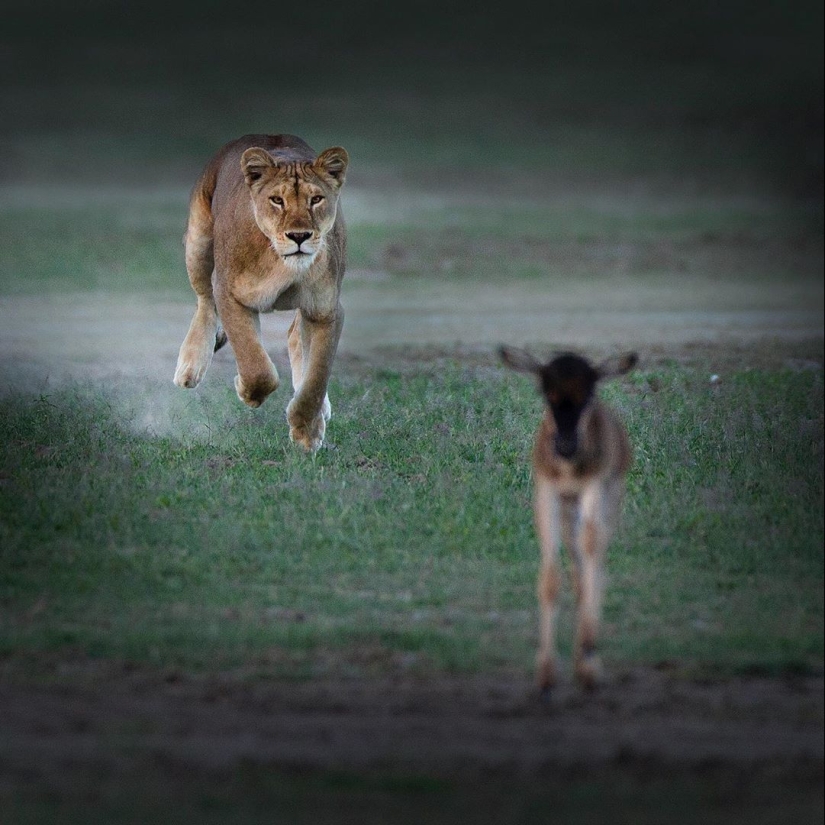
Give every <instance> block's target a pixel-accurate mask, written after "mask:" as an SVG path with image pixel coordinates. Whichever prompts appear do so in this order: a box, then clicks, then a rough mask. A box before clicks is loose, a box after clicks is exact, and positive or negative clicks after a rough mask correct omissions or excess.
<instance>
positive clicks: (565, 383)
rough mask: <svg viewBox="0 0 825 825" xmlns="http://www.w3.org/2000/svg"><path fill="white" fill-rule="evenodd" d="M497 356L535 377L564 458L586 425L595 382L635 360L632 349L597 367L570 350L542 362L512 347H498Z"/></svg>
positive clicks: (575, 448)
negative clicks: (554, 426)
mask: <svg viewBox="0 0 825 825" xmlns="http://www.w3.org/2000/svg"><path fill="white" fill-rule="evenodd" d="M499 355H500V357H501V359H502V361H503V362H504V363H505V364H506V365H507V366H508V367H510V369H513V370H516V371H517V372H526V373H529V374H531V375H534V376H535V377H536V378H537V380H538V385H539V389H540V391H541V394H542V395H543V396H544V400H545V403H546V404H547V407H548V409H549V410H550V413H551V414H552V416H553V420H554V422H555V424H556V433H555V436H554V449H555V452H556V454H557V455H558V456H560V457H561V458H564V459H572V458H573V457H574V456H575V455H576V452H577V451H578V449H579V433H580V432H582V431H583V429H584V427H585V426H586V423H587V418H588V412H589V410H590V409H591V405H592V401H593V399H594V397H595V394H596V384H597V383H598V382H599V381H600V380H602V379H604V378H610V377H612V376H615V375H624V374H625V373H626V372H629V371H630V370H631V369H633V367H634V366H635V365H636V362H637V361H638V356H637V355H636V353H635V352H629V353H625V354H624V355H622V356H619V357H618V358H611V359H608V360H606V361H603V362H602V363H601V364H599V365H597V366H594V365H592V364H591V363H590V362H589V361H588V360H587V359H586V358H583V357H582V356H580V355H576V354H575V353H572V352H564V353H561V354H559V355H557V356H556V357H555V358H553V359H552V360H551V361H548V362H547V363H546V364H542V363H541V362H540V361H538V360H537V359H536V358H534V357H533V356H532V355H530V354H529V353H528V352H525V351H524V350H520V349H516V348H514V347H501V348H500V349H499Z"/></svg>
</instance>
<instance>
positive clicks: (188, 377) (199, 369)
mask: <svg viewBox="0 0 825 825" xmlns="http://www.w3.org/2000/svg"><path fill="white" fill-rule="evenodd" d="M217 331H218V311H217V309H216V307H215V302H214V301H213V300H212V298H211V297H208V298H206V297H198V306H197V308H196V309H195V314H194V316H193V317H192V323H191V324H190V325H189V332H187V333H186V338H184V339H183V343H182V344H181V347H180V353H179V354H178V363H177V367H176V368H175V377H174V379H173V380H174V382H175V384H177V385H178V386H179V387H184V388H186V389H192V388H193V387H197V386H198V384H199V383H200V382H201V379H202V378H203V376H204V375H205V373H206V370H207V368H208V367H209V364H210V363H211V362H212V353H213V352H214V351H215V337H216V335H217Z"/></svg>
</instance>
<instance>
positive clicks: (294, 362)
mask: <svg viewBox="0 0 825 825" xmlns="http://www.w3.org/2000/svg"><path fill="white" fill-rule="evenodd" d="M304 334H306V332H304ZM307 337H309V336H307ZM302 339H303V335H302V324H301V310H296V311H295V317H294V318H293V319H292V323H291V324H290V325H289V331H288V333H287V345H288V349H289V365H290V367H291V369H292V390H293V393H294V394H295V395H297V394H298V392H299V391H300V389H301V386H302V385H303V383H304V342H303V340H302ZM307 348H308V346H307ZM321 416H322V418H323V419H324V423H326V422H328V421H329V420H330V418H332V405H331V404H330V403H329V393H326V392H325V393H324V400H323V402H322V404H321ZM323 438H324V433H323V432H321V434H320V440H321V441H323ZM293 440H295V439H293ZM299 440H303V439H299Z"/></svg>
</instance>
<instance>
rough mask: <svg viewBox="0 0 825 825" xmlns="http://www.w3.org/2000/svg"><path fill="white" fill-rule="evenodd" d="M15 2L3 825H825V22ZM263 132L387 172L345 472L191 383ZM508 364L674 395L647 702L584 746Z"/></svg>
mask: <svg viewBox="0 0 825 825" xmlns="http://www.w3.org/2000/svg"><path fill="white" fill-rule="evenodd" d="M8 5H9V7H8V8H7V9H6V10H5V11H4V34H3V35H2V39H0V77H2V81H0V106H2V108H3V111H4V112H6V113H7V117H5V118H3V121H2V123H0V155H2V161H0V313H2V318H3V319H5V320H4V323H3V325H2V326H3V328H2V329H0V345H2V356H0V357H2V361H0V378H1V379H2V382H3V384H2V387H0V808H2V809H3V811H4V813H3V815H2V816H0V818H3V817H4V816H5V817H7V818H8V821H9V822H15V823H16V822H20V823H23V822H26V823H30V822H44V823H45V822H49V823H53V822H66V823H69V822H84V823H91V822H101V823H104V822H105V823H107V825H108V823H138V822H139V823H141V824H143V823H146V822H163V821H168V820H169V819H170V816H171V815H170V811H174V812H175V813H176V814H178V815H179V818H178V820H177V821H184V822H188V821H191V822H198V823H212V822H215V823H218V822H220V823H228V822H235V821H237V822H258V821H260V822H271V821H273V819H272V817H273V816H276V817H280V819H278V820H277V821H284V822H288V823H301V822H311V821H313V822H314V821H324V822H336V823H337V822H342V823H343V822H358V823H367V822H376V823H378V822H381V823H383V822H386V821H394V822H399V823H400V824H401V825H405V823H407V822H410V823H414V822H420V821H431V822H435V823H441V822H443V823H447V822H458V821H474V822H477V823H480V824H481V823H488V822H489V823H491V825H492V823H494V822H495V823H519V825H531V824H532V823H540V822H546V821H547V815H548V811H553V812H556V813H558V812H561V813H562V814H564V816H565V817H566V820H567V821H570V822H575V823H578V822H581V823H589V822H599V821H604V820H605V819H606V817H607V816H610V818H611V820H612V821H616V822H627V823H633V825H636V823H646V822H650V823H658V822H661V821H663V819H666V820H667V821H669V822H674V823H685V825H687V823H689V822H694V821H703V822H707V823H715V822H719V823H721V822H725V823H730V822H739V821H742V822H744V821H748V822H749V823H753V822H756V823H765V825H767V823H774V822H786V821H795V822H800V823H802V822H809V821H810V822H816V821H821V818H822V810H823V799H822V783H821V779H822V753H821V746H820V747H819V750H817V749H816V747H813V749H811V746H810V744H809V739H808V738H806V737H808V736H809V735H810V734H811V732H814V733H815V732H816V731H819V732H820V733H821V730H822V701H821V696H820V695H819V694H821V681H822V672H823V553H822V545H823V539H824V538H825V529H824V526H823V383H822V382H823V349H822V346H823V344H822V314H821V306H822V300H823V279H822V268H823V233H822V220H823V200H822V180H823V165H824V164H823V149H822V146H823V143H822V103H821V101H822V88H823V81H822V65H821V54H822V34H821V32H822V28H823V27H822V8H821V4H819V5H817V4H814V3H808V2H800V3H797V4H786V5H785V6H781V7H780V6H777V5H775V4H767V3H766V4H755V5H754V4H753V3H748V4H745V3H740V2H739V0H726V2H725V3H723V4H718V3H709V2H708V3H698V4H696V3H694V4H691V6H690V8H688V7H684V8H683V7H681V6H668V7H664V6H662V5H661V4H654V3H650V2H646V0H645V2H638V3H634V4H632V7H631V5H624V6H622V7H621V8H620V7H618V6H617V7H615V8H614V7H612V6H608V5H607V4H605V3H603V2H594V3H584V4H579V5H577V6H575V7H568V8H565V9H561V8H559V9H555V10H554V12H553V14H554V21H553V25H552V26H545V25H539V24H538V23H537V22H536V21H537V19H538V18H536V17H534V16H533V12H532V10H528V9H526V8H525V9H524V10H522V9H520V8H516V7H512V6H507V7H506V8H505V7H501V8H500V9H490V10H489V12H488V11H485V13H484V14H481V13H478V10H477V9H473V10H472V13H468V10H467V9H466V8H460V7H458V6H455V7H453V6H452V5H450V4H442V3H440V4H438V6H437V7H436V6H435V5H434V4H432V5H426V4H425V5H423V6H422V4H413V5H410V6H409V7H403V8H402V7H397V6H393V7H392V8H393V9H394V10H393V11H392V14H389V13H388V12H384V11H382V10H381V9H379V8H373V7H372V6H371V5H370V4H365V3H355V4H347V5H346V7H344V6H339V5H336V6H334V7H330V8H321V7H317V8H314V13H313V15H312V20H311V23H310V22H308V21H307V20H303V21H302V22H301V23H296V24H295V25H294V26H291V27H290V36H289V37H288V38H286V39H285V38H284V34H283V28H282V27H281V25H280V22H279V21H280V18H279V17H278V15H274V16H273V17H272V18H269V17H265V19H261V17H260V15H261V10H260V9H259V8H256V7H250V8H245V7H244V4H243V3H240V4H237V3H236V4H233V6H232V7H231V8H227V5H226V4H223V3H218V2H208V3H203V4H200V5H199V7H198V8H197V9H193V8H192V7H191V5H189V4H186V3H182V4H169V3H166V4H163V5H162V6H161V4H155V5H154V6H153V4H142V6H141V8H140V9H137V8H134V9H127V4H121V3H113V4H102V3H98V2H95V0H87V2H81V3H78V4H74V5H73V7H72V9H71V10H69V9H68V8H67V9H61V8H52V7H51V6H52V5H53V4H50V3H48V2H46V0H38V2H29V3H26V4H22V3H10V4H8ZM388 8H390V7H388ZM273 14H274V12H273ZM309 34H311V37H310V36H309ZM47 58H48V59H47ZM55 66H59V67H60V68H59V70H55V68H54V67H55ZM259 131H262V132H272V131H284V132H291V133H296V134H300V135H302V136H303V137H305V138H306V139H308V140H309V142H310V143H311V144H312V145H314V146H315V147H316V148H317V149H322V148H324V147H325V146H328V145H333V144H341V145H344V146H345V147H346V148H347V149H348V151H349V153H350V155H351V157H352V167H351V170H350V173H349V177H348V181H347V185H346V189H345V191H344V195H343V204H344V210H345V214H346V216H347V222H348V226H349V238H350V247H349V276H348V279H347V280H346V281H345V292H344V302H345V305H346V306H347V312H348V316H347V327H346V329H345V333H344V338H343V343H342V351H341V354H340V356H339V359H338V361H337V362H336V367H335V371H334V376H333V383H332V386H331V391H330V395H331V398H332V404H333V411H334V416H333V419H332V421H331V423H330V427H329V431H328V444H327V446H326V448H325V449H323V450H322V451H320V452H319V453H318V454H317V455H316V456H315V457H314V458H307V457H306V456H304V455H302V454H300V453H298V452H297V451H296V450H295V449H294V448H293V447H292V446H291V445H290V444H289V441H288V437H287V427H286V423H285V421H284V415H283V409H284V406H285V404H286V401H287V398H288V392H287V390H286V387H283V388H282V389H281V390H280V391H279V392H278V393H277V394H276V395H275V396H273V398H272V399H271V400H270V401H268V402H267V404H266V405H265V406H264V407H263V408H262V409H260V410H258V411H250V410H248V409H246V408H244V407H242V405H241V404H240V403H239V402H238V400H237V398H236V397H235V394H234V391H233V390H232V384H231V379H232V376H233V374H234V364H233V361H232V355H231V352H228V348H227V350H224V351H223V352H221V353H219V355H218V356H217V357H216V359H215V362H214V363H213V365H212V367H211V368H210V372H209V375H208V376H207V378H206V380H205V382H204V384H203V385H202V386H201V387H200V388H199V389H198V390H197V391H195V392H186V393H185V392H182V391H180V390H177V389H176V388H174V387H172V386H171V383H170V380H169V379H170V378H171V374H172V371H173V368H174V355H175V353H176V348H177V346H178V345H179V343H180V340H181V338H182V336H183V334H184V333H185V323H186V321H183V322H182V323H181V325H180V329H178V328H177V326H176V324H177V321H175V322H174V323H173V322H171V321H170V320H169V319H170V318H178V315H179V314H180V313H179V312H178V310H180V308H181V307H183V308H184V310H183V316H186V315H187V313H189V311H190V308H193V307H194V301H193V297H192V294H191V292H190V290H189V287H188V284H187V282H186V278H185V272H184V267H183V250H182V246H181V235H182V233H183V229H184V226H185V222H186V204H187V196H188V189H189V187H190V186H191V184H192V182H193V181H194V179H195V177H196V175H197V174H198V172H199V171H200V168H201V167H202V165H203V163H204V161H205V160H206V159H207V158H208V157H209V156H210V155H211V153H212V152H214V151H215V149H216V148H217V147H218V146H220V145H221V144H222V143H224V142H225V141H226V140H228V139H231V138H233V137H235V136H237V135H239V134H243V133H246V132H259ZM41 297H42V298H43V310H42V312H41V311H40V310H39V308H38V306H39V305H38V300H39V299H40V298H41ZM147 307H149V308H150V309H151V308H152V307H155V308H156V311H157V316H158V318H162V319H166V320H165V321H164V323H160V321H159V322H158V323H157V324H156V325H155V324H152V325H151V326H148V328H147V332H146V334H145V337H144V336H142V335H141V334H139V333H140V331H138V332H135V330H134V329H133V328H132V327H133V326H135V319H143V318H146V317H149V318H152V315H151V313H150V312H147ZM142 313H143V314H142ZM35 316H36V317H37V324H36V325H34V324H33V325H32V329H31V330H30V331H27V330H25V329H23V327H24V326H25V322H21V321H20V319H21V318H22V319H26V318H34V317H35ZM102 316H106V317H102ZM183 316H181V317H183ZM545 318H546V319H547V320H546V321H545V320H544V319H545ZM129 321H132V322H133V324H132V326H129V323H128V322H129ZM104 322H105V323H104ZM588 324H590V325H591V327H588ZM594 324H595V325H597V328H593V325H594ZM159 335H160V336H162V340H158V339H157V336H159ZM106 336H109V338H108V339H107V337H106ZM502 341H506V342H508V343H513V344H527V345H530V346H531V347H532V348H533V349H534V350H535V351H536V352H537V353H542V354H547V353H549V352H550V351H551V350H553V349H554V348H557V347H566V346H568V345H570V344H571V342H576V343H577V345H578V344H581V345H582V346H583V347H584V348H585V349H586V350H587V351H588V353H589V354H591V355H594V356H598V355H601V354H605V353H606V352H608V351H610V352H612V351H614V350H615V349H616V348H618V347H623V348H625V347H631V346H632V347H637V348H639V349H640V355H641V364H640V367H639V368H638V369H637V370H636V371H635V372H634V373H632V374H631V375H630V376H628V377H627V378H626V379H622V380H620V381H616V382H613V383H611V384H609V385H607V386H605V387H604V395H605V397H606V399H607V400H608V401H609V402H611V403H612V404H613V405H614V406H615V407H616V408H617V409H618V410H619V411H620V413H621V415H622V417H623V418H624V420H625V421H626V422H627V425H628V429H629V431H630V435H631V439H632V442H633V445H634V454H635V463H634V466H633V469H632V471H631V474H630V477H629V489H628V496H627V501H626V506H625V512H624V520H623V523H622V526H621V528H620V530H619V532H618V534H617V536H616V538H615V541H614V543H613V545H612V546H611V548H610V551H609V557H608V576H609V583H608V589H607V597H606V603H605V616H604V628H603V630H604V632H603V642H602V645H601V647H602V650H603V653H604V657H605V659H606V664H607V669H608V674H609V682H608V685H607V686H606V688H605V691H604V692H603V693H602V694H601V695H600V696H597V697H594V698H593V699H592V700H591V701H590V704H586V703H585V702H584V701H583V699H582V697H581V696H580V695H579V694H578V693H576V692H575V691H573V689H572V688H571V687H569V686H567V687H563V688H562V691H561V694H560V699H559V700H558V704H557V706H556V707H554V708H553V709H552V710H551V711H549V712H546V710H545V709H542V708H540V707H538V706H537V703H536V702H534V700H533V697H532V695H531V694H530V680H531V670H532V659H533V654H534V651H535V646H536V641H537V638H536V637H537V628H536V614H535V575H536V569H537V561H538V558H537V556H538V553H537V546H536V541H535V536H534V533H533V527H532V520H531V512H530V494H531V480H530V473H529V463H528V459H529V451H530V446H531V438H532V432H533V430H534V428H535V426H536V424H537V421H538V417H539V415H540V410H541V408H540V400H539V398H538V396H537V394H536V393H535V391H534V388H533V387H532V386H531V385H530V383H529V382H528V381H527V380H526V379H524V378H523V377H521V376H516V375H513V374H512V373H509V372H507V371H506V370H505V369H503V368H502V367H501V366H500V365H499V364H498V363H497V361H496V358H495V356H494V351H495V347H496V345H497V344H498V343H500V342H502ZM267 344H268V346H270V348H271V352H272V356H273V359H274V360H275V361H276V362H277V363H278V364H279V366H280V368H281V372H282V378H284V379H285V383H288V378H287V370H286V369H285V364H284V357H285V352H284V342H283V341H280V340H270V341H267ZM714 374H715V375H717V376H719V380H713V381H712V380H711V376H712V375H714ZM572 601H573V600H572V596H571V594H570V592H569V588H568V589H567V590H566V591H565V594H564V600H563V610H562V617H561V628H560V647H561V652H562V654H563V655H564V656H565V657H567V656H569V654H570V646H571V645H570V643H571V634H572V626H571V612H572V607H573V604H572ZM565 691H567V692H565ZM814 694H817V696H814ZM812 697H813V698H812ZM817 697H818V698H817ZM279 714H280V715H279ZM359 725H361V726H362V727H360V728H359V727H358V726H359ZM370 725H373V726H374V727H370ZM394 725H396V726H395V727H394ZM588 725H592V727H588ZM384 729H386V731H391V732H392V736H391V735H390V733H385V731H384ZM339 731H340V732H339ZM634 731H635V735H636V738H634ZM256 736H257V739H256ZM601 736H603V737H604V739H605V741H606V742H608V744H610V746H611V747H613V748H614V751H610V752H609V753H608V754H607V756H604V754H602V751H600V750H599V748H598V747H597V745H598V743H599V742H600V741H601V740H600V737H601ZM199 737H200V738H199ZM210 737H211V738H210ZM388 737H389V738H388ZM393 737H394V738H393ZM648 741H649V743H650V744H649V745H648V744H646V743H647V742H648ZM239 742H240V743H243V742H247V743H251V744H249V746H248V748H247V749H246V750H244V748H243V747H241V745H240V744H239ZM279 742H281V743H285V744H283V750H282V751H278V750H277V748H276V746H277V745H278V743H279ZM199 743H200V744H199ZM406 743H409V745H407V744H406ZM766 743H767V744H766ZM563 746H568V747H569V748H572V750H573V755H572V756H568V754H567V753H566V752H565V751H564V749H563ZM576 747H580V748H581V749H582V750H581V754H580V756H581V758H580V760H579V761H576V758H574V757H575V751H576ZM671 747H672V750H669V748H671ZM187 748H188V749H189V750H187ZM272 748H275V750H272ZM405 748H406V749H405ZM428 748H431V750H428ZM760 748H762V750H760ZM771 748H773V750H771ZM783 748H785V750H783ZM359 749H360V750H359ZM362 752H363V753H364V754H365V755H364V761H363V762H361V761H359V759H360V757H361V753H362ZM205 754H207V755H208V756H207V755H205ZM370 754H372V761H370V760H369V759H368V758H367V757H368V756H369V755H370ZM600 754H601V755H600ZM668 754H670V757H672V761H668ZM760 754H761V755H760ZM783 754H784V757H783ZM222 756H224V757H225V758H224V761H221V757H222ZM405 760H406V761H405ZM473 760H475V761H473ZM465 763H466V764H465ZM402 809H403V810H402ZM5 821H6V820H5V819H4V825H5Z"/></svg>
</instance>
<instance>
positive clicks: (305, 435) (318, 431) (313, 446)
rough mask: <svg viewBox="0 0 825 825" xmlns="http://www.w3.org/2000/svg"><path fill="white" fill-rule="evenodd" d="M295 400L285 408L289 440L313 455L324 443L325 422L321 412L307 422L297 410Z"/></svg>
mask: <svg viewBox="0 0 825 825" xmlns="http://www.w3.org/2000/svg"><path fill="white" fill-rule="evenodd" d="M296 407H297V405H296V403H295V399H294V398H293V399H292V401H290V402H289V405H288V406H287V408H286V420H287V421H288V422H289V438H290V440H291V441H292V443H293V444H297V445H298V446H299V447H303V448H304V449H305V450H306V451H307V452H308V453H314V452H316V451H317V450H319V449H320V447H321V445H322V444H323V443H324V434H325V433H326V430H327V421H326V418H325V417H324V413H323V408H322V410H321V411H320V412H319V413H318V414H317V415H315V416H313V417H312V418H310V419H309V420H307V418H306V417H305V416H304V415H302V414H301V413H300V412H299V411H298V410H297V409H296Z"/></svg>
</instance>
